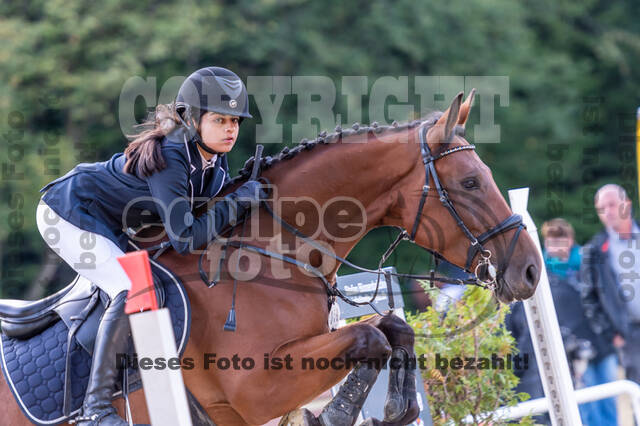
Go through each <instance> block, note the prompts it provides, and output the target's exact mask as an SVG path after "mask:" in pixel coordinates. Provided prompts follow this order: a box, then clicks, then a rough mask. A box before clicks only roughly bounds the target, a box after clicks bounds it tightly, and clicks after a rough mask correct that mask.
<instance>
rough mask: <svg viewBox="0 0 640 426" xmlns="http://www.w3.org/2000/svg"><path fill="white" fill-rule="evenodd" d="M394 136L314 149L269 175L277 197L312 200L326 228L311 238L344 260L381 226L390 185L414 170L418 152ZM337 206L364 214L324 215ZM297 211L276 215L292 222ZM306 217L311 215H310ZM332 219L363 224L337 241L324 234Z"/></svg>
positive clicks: (396, 183) (400, 180)
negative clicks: (365, 236)
mask: <svg viewBox="0 0 640 426" xmlns="http://www.w3.org/2000/svg"><path fill="white" fill-rule="evenodd" d="M394 136H395V139H398V135H393V134H392V135H390V137H389V140H386V141H385V142H383V141H382V140H372V141H369V142H366V143H336V144H332V145H328V146H323V147H317V148H315V149H314V150H312V151H309V152H307V153H303V155H300V156H299V157H298V158H293V159H291V160H288V162H289V164H287V166H288V167H285V165H284V164H283V165H282V172H281V173H277V174H276V175H275V176H274V180H273V182H274V184H275V186H276V187H277V196H278V198H280V199H289V200H304V199H312V200H313V201H315V203H316V207H318V208H320V211H318V212H317V214H316V215H315V216H316V217H317V219H318V220H319V222H320V225H323V226H324V228H325V229H324V230H323V231H325V232H321V233H320V234H319V235H318V236H317V238H316V239H318V240H322V241H324V242H325V243H326V244H328V245H329V246H331V248H332V250H333V251H334V253H335V254H337V255H338V256H341V257H346V256H347V255H348V253H349V251H351V249H352V248H353V247H354V246H355V245H356V244H357V243H358V241H360V239H362V237H363V236H364V235H365V234H366V233H367V232H368V231H369V230H371V229H372V228H374V227H377V226H379V225H382V224H383V223H382V221H383V219H384V216H385V215H386V213H387V212H388V209H389V207H390V204H391V203H392V202H393V193H392V191H393V189H394V187H396V186H397V185H399V184H400V183H401V182H402V180H403V179H404V178H405V177H406V176H407V175H408V174H409V173H410V172H411V171H412V170H413V168H414V167H415V156H414V155H416V153H417V152H418V151H417V147H416V146H413V147H412V146H410V144H407V143H402V142H400V141H397V140H396V141H395V142H394V141H393V140H392V138H393V137H394ZM414 151H415V152H414ZM304 154H307V155H304ZM338 197H339V198H338ZM341 200H343V201H341ZM339 202H344V203H345V206H347V207H351V209H348V210H352V212H355V211H357V210H360V212H362V210H364V212H363V214H362V215H361V216H360V217H353V215H351V216H350V217H345V216H342V217H340V218H337V217H336V216H335V215H333V216H332V214H331V210H332V209H329V210H330V211H329V212H328V213H327V210H326V208H327V207H331V206H332V205H333V206H335V205H336V204H335V203H339ZM309 204H311V203H309ZM356 206H359V208H357V207H356ZM323 211H324V213H325V214H324V215H323V214H322V213H323ZM337 211H339V209H336V212H337ZM352 212H349V213H352ZM298 213H299V211H293V210H292V211H286V209H283V211H282V212H281V214H282V218H283V219H284V220H285V221H286V222H288V223H290V224H295V223H296V217H295V216H296V214H298ZM307 217H314V215H313V213H310V214H309V215H308V216H307ZM336 220H340V223H356V222H357V221H362V220H364V223H363V224H362V227H363V229H362V232H359V235H358V236H356V237H353V238H346V239H345V240H343V241H337V239H336V238H332V237H335V235H329V233H328V232H326V231H327V229H326V228H327V226H328V225H329V224H328V223H327V222H328V221H333V223H334V224H335V221H336ZM384 224H387V223H384ZM335 229H336V228H334V230H335ZM344 232H345V233H347V234H349V235H348V237H350V236H352V233H353V232H352V231H349V230H348V228H347V229H346V230H344ZM336 269H337V266H336Z"/></svg>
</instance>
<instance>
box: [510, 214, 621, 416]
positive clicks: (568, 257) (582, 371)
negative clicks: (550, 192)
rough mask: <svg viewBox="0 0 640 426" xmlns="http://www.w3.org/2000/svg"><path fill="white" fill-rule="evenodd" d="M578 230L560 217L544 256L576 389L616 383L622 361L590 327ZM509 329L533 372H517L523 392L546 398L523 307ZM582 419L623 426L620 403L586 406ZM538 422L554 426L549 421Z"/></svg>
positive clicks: (517, 306) (515, 308)
mask: <svg viewBox="0 0 640 426" xmlns="http://www.w3.org/2000/svg"><path fill="white" fill-rule="evenodd" d="M574 235H575V234H574V230H573V227H572V226H571V224H569V222H567V221H566V220H564V219H561V218H556V219H552V220H550V221H548V222H545V223H544V224H543V225H542V236H543V241H544V250H543V257H544V261H545V267H546V269H547V275H548V277H549V287H550V290H551V295H552V297H553V303H554V306H555V310H556V315H557V317H558V324H559V326H560V332H561V334H562V340H563V343H564V349H565V353H566V354H567V361H568V363H569V366H570V367H571V374H572V377H573V381H574V384H575V387H576V388H582V387H586V386H593V385H597V384H601V383H606V382H608V381H612V380H615V374H616V368H617V358H616V354H615V349H614V348H613V346H612V345H611V344H609V343H608V342H606V341H604V340H602V339H601V338H600V336H598V335H597V334H595V333H594V332H593V330H591V328H590V327H589V325H588V320H587V318H586V316H585V311H584V309H583V306H582V303H581V301H580V294H581V291H582V283H581V281H580V276H579V272H580V247H579V246H578V245H576V244H575V236H574ZM506 325H507V328H508V329H509V330H510V331H511V333H512V335H513V337H514V338H515V339H516V346H517V348H518V350H519V353H520V355H521V356H522V355H524V354H529V360H530V361H529V365H528V368H527V369H521V370H514V373H515V374H516V375H517V376H518V377H520V383H519V385H518V387H517V388H516V391H517V392H526V393H528V394H529V395H531V397H532V398H539V397H543V396H544V394H543V390H542V382H541V380H540V376H539V372H538V368H537V363H536V359H535V353H534V350H533V344H532V342H531V337H530V335H529V329H528V325H527V320H526V316H525V312H524V306H523V303H522V302H516V303H514V304H512V306H511V314H510V315H509V316H508V317H507V320H506ZM579 408H580V416H581V418H582V422H583V424H585V425H588V426H589V425H593V426H596V425H597V426H601V425H603V426H604V425H611V426H616V425H617V412H616V403H615V399H613V398H610V399H607V400H602V401H596V402H591V403H586V404H580V406H579ZM537 421H538V422H544V423H548V420H546V419H539V420H537Z"/></svg>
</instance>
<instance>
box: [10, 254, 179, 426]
mask: <svg viewBox="0 0 640 426" xmlns="http://www.w3.org/2000/svg"><path fill="white" fill-rule="evenodd" d="M151 269H152V275H153V281H154V287H155V291H156V296H157V298H158V306H159V307H167V308H169V311H170V316H171V320H172V323H173V332H174V336H175V338H176V347H177V348H178V353H179V355H182V353H183V351H184V349H185V347H186V343H187V340H188V336H189V330H190V323H191V312H190V305H189V300H188V297H187V293H186V291H185V289H184V286H183V285H182V283H181V282H180V280H179V279H178V278H177V276H175V275H174V274H172V273H171V272H170V271H169V270H168V269H166V268H165V267H164V266H163V265H161V264H159V263H157V262H155V261H153V260H152V261H151ZM108 303H109V297H108V296H107V294H106V293H104V292H103V291H102V290H100V289H99V288H98V287H97V286H96V285H94V284H92V283H91V282H89V281H88V280H86V279H85V278H83V277H81V276H77V277H76V278H75V279H74V280H73V281H72V282H71V283H70V284H69V285H67V286H66V287H65V288H63V289H62V290H60V291H58V292H57V293H55V294H52V295H50V296H48V297H45V298H43V299H41V300H37V301H22V300H0V321H1V323H0V330H1V331H2V336H1V341H0V361H1V366H2V371H3V373H4V375H5V379H6V381H7V383H8V384H9V387H10V389H11V391H12V392H13V394H14V397H15V398H16V400H17V402H18V404H19V406H20V408H21V409H22V411H23V412H24V413H25V415H26V416H27V417H28V418H29V420H31V421H32V422H33V423H35V424H38V425H45V424H46V425H50V424H52V423H59V422H63V421H66V420H69V419H71V418H72V417H74V416H75V415H76V414H77V413H78V412H79V410H80V407H81V405H82V401H83V399H84V394H85V391H86V387H87V383H88V380H89V373H90V370H91V357H92V354H93V348H94V343H95V338H96V334H97V330H98V326H99V325H100V319H101V317H102V314H103V313H104V310H105V308H106V306H108ZM128 352H129V354H132V353H134V352H135V351H134V349H133V342H132V341H130V344H129V351H128ZM126 370H127V371H126V372H125V374H123V378H122V379H123V380H122V383H121V384H120V383H119V384H118V386H117V390H116V392H115V393H114V394H113V398H118V397H120V396H126V394H127V393H128V392H133V391H135V390H137V389H139V388H141V386H142V382H141V380H140V375H139V373H138V371H137V370H134V369H133V368H127V369H126Z"/></svg>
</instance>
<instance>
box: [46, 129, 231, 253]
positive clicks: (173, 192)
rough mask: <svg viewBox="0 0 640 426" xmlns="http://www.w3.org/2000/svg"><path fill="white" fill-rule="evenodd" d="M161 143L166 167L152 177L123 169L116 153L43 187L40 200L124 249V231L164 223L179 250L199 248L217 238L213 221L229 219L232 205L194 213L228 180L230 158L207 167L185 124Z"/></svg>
mask: <svg viewBox="0 0 640 426" xmlns="http://www.w3.org/2000/svg"><path fill="white" fill-rule="evenodd" d="M160 143H161V148H162V155H163V156H164V160H165V163H166V168H164V169H163V170H161V171H158V172H155V173H154V174H152V175H151V176H149V177H144V176H136V175H134V174H128V173H125V172H124V171H123V168H124V164H125V162H126V157H125V155H124V154H123V153H117V154H115V155H114V156H113V157H111V159H110V160H108V161H104V162H99V163H91V164H89V163H82V164H79V165H77V166H76V167H75V168H73V169H72V170H71V171H69V172H68V173H67V174H66V175H64V176H62V177H60V178H58V179H56V180H54V181H53V182H50V183H49V184H47V185H46V186H45V187H44V188H42V189H41V190H40V192H44V191H46V192H45V194H44V196H43V197H42V200H43V201H44V202H45V203H47V204H48V205H49V206H50V207H51V208H52V209H53V210H54V211H55V212H56V213H57V214H58V215H60V216H61V217H62V218H64V219H65V220H67V221H69V222H71V223H72V224H74V225H76V226H77V227H79V228H81V229H84V230H87V231H91V232H95V233H97V234H100V235H103V236H105V237H107V238H109V239H110V240H111V241H113V242H114V243H115V244H116V245H118V246H119V247H120V248H121V249H122V250H123V251H126V248H127V240H128V237H127V234H126V230H127V229H128V228H136V227H139V226H141V225H143V224H163V225H164V226H165V229H166V230H167V234H168V236H169V239H170V241H171V245H172V246H173V247H174V248H175V249H176V251H178V252H179V253H183V254H184V253H188V252H189V251H190V250H191V249H197V248H200V247H202V246H203V245H204V244H206V243H207V242H208V241H210V240H211V239H213V238H214V237H215V234H214V232H215V229H216V227H215V223H226V222H228V215H229V209H228V208H211V209H209V210H208V211H207V214H203V215H201V216H200V217H197V218H196V217H194V215H193V209H194V207H197V206H198V205H200V204H201V203H204V202H206V201H207V200H208V199H210V198H212V197H214V196H215V195H217V194H218V193H219V192H220V190H221V189H222V187H223V186H224V184H225V183H226V182H228V181H229V175H228V170H229V167H228V163H227V158H226V156H225V155H224V154H221V155H218V157H217V159H216V162H215V163H214V165H213V167H206V168H205V169H203V164H202V159H201V157H200V153H199V152H198V149H197V147H196V144H195V143H194V142H192V141H189V140H188V139H187V137H186V135H185V132H184V129H183V128H182V127H179V128H177V129H176V130H175V131H173V132H172V133H170V134H169V135H167V136H166V137H165V138H163V139H162V141H161V142H160ZM217 204H220V203H217Z"/></svg>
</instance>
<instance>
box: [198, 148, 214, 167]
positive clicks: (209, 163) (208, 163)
mask: <svg viewBox="0 0 640 426" xmlns="http://www.w3.org/2000/svg"><path fill="white" fill-rule="evenodd" d="M198 154H200V160H201V161H202V170H205V169H208V168H209V167H213V166H214V165H215V164H216V160H217V159H218V154H213V157H211V159H210V160H209V161H207V160H206V159H205V158H204V155H202V152H201V151H200V149H198Z"/></svg>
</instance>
